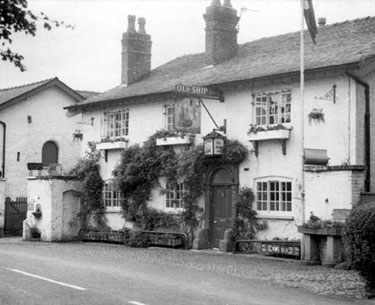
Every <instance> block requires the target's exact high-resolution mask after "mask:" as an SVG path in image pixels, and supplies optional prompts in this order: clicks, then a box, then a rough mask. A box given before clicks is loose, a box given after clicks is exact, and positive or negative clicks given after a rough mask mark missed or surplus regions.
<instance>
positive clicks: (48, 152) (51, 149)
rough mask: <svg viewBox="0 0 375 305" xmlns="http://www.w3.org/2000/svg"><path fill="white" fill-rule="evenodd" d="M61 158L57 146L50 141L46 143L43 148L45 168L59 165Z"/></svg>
mask: <svg viewBox="0 0 375 305" xmlns="http://www.w3.org/2000/svg"><path fill="white" fill-rule="evenodd" d="M58 158H59V150H58V147H57V145H56V144H55V143H54V142H52V141H48V142H46V143H44V145H43V148H42V163H43V166H49V165H50V164H53V163H54V164H57V163H58Z"/></svg>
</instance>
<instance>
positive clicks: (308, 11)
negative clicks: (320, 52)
mask: <svg viewBox="0 0 375 305" xmlns="http://www.w3.org/2000/svg"><path fill="white" fill-rule="evenodd" d="M303 14H304V15H305V21H306V24H307V28H308V30H309V32H310V36H311V39H312V41H313V42H314V44H316V42H315V37H316V34H318V28H317V26H316V21H315V14H314V8H313V5H312V0H304V7H303Z"/></svg>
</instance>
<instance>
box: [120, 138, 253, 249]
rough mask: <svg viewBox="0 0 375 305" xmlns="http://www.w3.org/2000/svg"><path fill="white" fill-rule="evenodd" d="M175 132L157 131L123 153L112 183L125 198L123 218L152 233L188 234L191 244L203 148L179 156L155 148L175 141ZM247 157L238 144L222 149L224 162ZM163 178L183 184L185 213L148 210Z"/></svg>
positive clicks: (200, 190) (200, 186) (165, 148)
mask: <svg viewBox="0 0 375 305" xmlns="http://www.w3.org/2000/svg"><path fill="white" fill-rule="evenodd" d="M176 136H178V135H177V134H176V132H170V131H158V132H156V133H155V134H154V135H152V136H150V137H149V139H148V140H147V141H146V142H144V144H143V146H142V147H141V146H139V145H137V144H136V145H132V146H130V147H128V148H126V149H124V151H123V152H122V155H121V161H120V163H119V164H118V166H117V167H116V168H115V169H114V171H113V175H114V177H115V183H116V184H117V186H119V188H120V189H121V191H122V192H123V195H124V200H123V202H122V211H123V216H124V218H125V219H126V220H128V221H131V222H133V223H134V224H135V225H136V226H137V227H138V228H139V229H142V230H153V229H155V228H157V227H172V228H174V229H175V230H176V231H183V232H185V233H187V234H188V236H189V239H190V242H191V241H192V238H193V232H194V229H195V228H196V227H197V226H198V223H199V221H198V219H197V217H196V215H197V213H201V212H202V209H201V208H200V207H199V206H198V198H199V196H201V195H202V194H203V186H204V175H205V164H204V151H203V146H202V145H198V146H189V147H186V148H183V149H181V151H179V152H178V153H177V152H176V151H175V150H174V149H173V147H171V146H157V145H156V140H157V139H160V138H167V137H176ZM247 155H248V150H247V149H246V147H244V146H243V145H242V144H241V143H240V142H239V141H237V140H227V141H226V144H225V146H224V149H223V159H225V160H226V161H227V162H232V163H240V162H242V161H243V160H244V159H245V158H246V157H247ZM161 177H163V178H164V179H165V181H166V183H168V184H171V185H177V183H184V185H185V189H186V191H187V192H186V193H185V194H184V198H183V199H184V209H183V211H182V212H181V213H180V214H169V213H165V212H163V211H159V210H155V209H152V208H150V207H148V205H147V202H148V201H149V200H150V197H151V191H152V189H153V188H155V187H159V188H161V189H162V191H161V192H162V193H163V192H166V190H165V189H163V188H162V187H161V185H160V184H159V178H161Z"/></svg>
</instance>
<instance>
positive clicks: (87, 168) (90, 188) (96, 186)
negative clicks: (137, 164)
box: [70, 142, 107, 229]
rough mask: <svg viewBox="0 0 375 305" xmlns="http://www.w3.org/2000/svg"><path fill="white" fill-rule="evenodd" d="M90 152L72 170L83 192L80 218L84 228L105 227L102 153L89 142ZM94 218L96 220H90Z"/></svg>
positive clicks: (71, 172) (71, 173)
mask: <svg viewBox="0 0 375 305" xmlns="http://www.w3.org/2000/svg"><path fill="white" fill-rule="evenodd" d="M88 145H89V152H87V153H86V155H85V156H84V157H83V158H82V159H80V160H79V161H78V163H77V164H76V166H75V167H74V168H73V169H72V170H71V171H70V175H72V176H76V177H78V179H79V180H80V181H81V183H80V189H79V191H80V193H81V209H80V212H79V214H78V218H79V219H80V221H81V226H82V227H83V229H87V228H89V227H90V226H93V227H95V228H98V229H105V228H106V227H107V226H106V218H105V216H104V204H103V186H104V181H103V179H102V178H101V176H100V165H99V160H100V157H101V154H100V152H99V151H97V150H96V145H95V143H93V142H89V143H88ZM90 220H93V221H94V222H93V223H92V222H90Z"/></svg>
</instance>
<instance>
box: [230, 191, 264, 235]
mask: <svg viewBox="0 0 375 305" xmlns="http://www.w3.org/2000/svg"><path fill="white" fill-rule="evenodd" d="M253 201H254V193H253V191H252V190H251V189H250V188H248V187H243V188H240V190H239V192H238V199H237V202H236V203H235V208H236V215H235V216H234V217H233V221H232V230H233V238H234V240H237V239H254V237H255V234H256V232H258V231H260V230H264V229H266V228H267V222H266V221H261V222H260V221H258V220H257V219H256V217H255V216H256V215H257V212H256V211H254V210H253Z"/></svg>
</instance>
